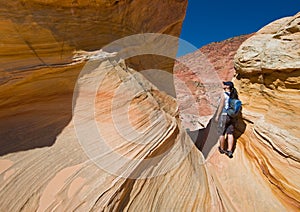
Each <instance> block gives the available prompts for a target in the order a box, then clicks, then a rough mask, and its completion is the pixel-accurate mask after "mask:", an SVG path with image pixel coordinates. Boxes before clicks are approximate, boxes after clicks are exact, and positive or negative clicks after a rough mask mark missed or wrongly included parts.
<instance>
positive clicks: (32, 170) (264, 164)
mask: <svg viewBox="0 0 300 212" xmlns="http://www.w3.org/2000/svg"><path fill="white" fill-rule="evenodd" d="M137 3H139V4H137ZM147 3H148V6H150V5H152V6H153V7H154V8H156V7H157V6H160V5H162V7H159V9H157V11H160V9H161V8H164V10H163V14H161V15H162V16H163V17H165V18H163V19H162V18H161V17H162V16H158V15H157V16H153V15H152V14H153V10H151V9H149V7H147V6H146V5H147ZM71 4H72V5H75V6H70V5H71ZM144 4H145V7H141V5H144ZM58 5H60V6H58ZM76 5H77V6H76ZM126 5H127V6H128V8H130V6H132V5H136V8H134V12H132V13H130V11H131V10H130V9H124V8H126ZM167 5H169V7H167ZM98 6H99V8H98ZM23 7H24V8H25V9H24V8H23ZM102 7H107V9H108V11H109V12H107V13H108V14H109V15H108V16H109V17H111V16H110V15H111V13H112V11H114V12H116V13H114V14H117V12H121V11H122V8H123V7H124V8H123V9H124V10H125V11H126V12H125V13H126V14H127V12H128V17H127V16H124V19H122V21H121V22H122V24H123V25H122V26H127V25H128V26H129V25H130V26H131V27H133V28H134V27H136V28H135V29H136V32H134V33H139V32H144V29H145V28H143V27H146V29H147V32H148V30H149V32H165V33H169V34H172V35H178V34H179V29H180V25H181V22H182V18H183V16H184V11H185V7H186V1H163V2H162V1H145V0H143V1H92V2H91V1H89V2H87V1H73V2H72V3H70V2H60V1H21V2H12V1H6V3H4V4H3V7H2V8H1V21H3V22H5V24H3V25H1V27H3V28H5V27H6V28H5V36H3V37H1V39H4V40H3V41H2V42H3V46H4V47H5V48H6V49H7V51H5V53H4V54H1V57H3V58H6V60H1V62H2V61H6V62H7V63H8V64H6V63H5V62H3V66H2V67H3V69H1V87H0V88H1V93H0V98H1V101H0V109H1V110H0V129H1V131H0V138H1V140H0V142H1V149H0V153H1V157H0V187H1V189H0V211H297V210H299V178H298V176H299V156H298V154H299V151H298V149H299V146H298V140H299V135H298V134H297V133H298V132H299V130H298V128H297V126H295V125H296V124H293V123H290V122H293V121H294V122H297V120H296V119H297V118H298V117H299V113H298V112H299V111H298V112H297V109H298V108H299V104H298V101H297V98H296V97H297V92H298V90H299V88H298V87H297V79H298V77H297V75H296V73H297V69H295V70H294V71H292V70H290V69H286V68H285V69H282V70H281V69H280V68H278V70H280V71H268V72H266V73H263V74H261V73H260V74H259V75H258V76H257V80H254V79H255V76H256V72H255V71H253V73H249V70H252V69H253V68H252V69H251V67H249V68H245V69H244V68H239V66H241V65H240V64H239V62H237V61H235V65H236V68H237V73H238V74H239V75H238V77H237V80H236V81H235V82H236V85H237V88H238V89H239V92H240V96H241V99H242V100H243V102H244V108H243V119H241V121H240V122H241V123H239V128H238V131H237V133H238V135H236V138H237V139H238V140H237V141H238V142H237V145H236V149H235V152H234V157H233V158H232V159H229V158H228V157H226V156H225V155H221V154H219V152H218V151H217V149H216V146H217V145H213V146H212V148H211V151H208V152H209V154H208V155H207V158H204V157H203V155H202V153H201V152H200V151H198V149H197V148H196V147H195V145H194V144H193V143H192V141H191V139H190V137H189V136H188V135H187V133H186V131H185V129H184V127H183V124H182V122H181V120H180V117H179V107H178V104H177V103H176V100H175V99H174V98H173V97H171V96H169V95H167V94H166V92H167V91H165V92H163V91H160V90H159V89H158V87H157V86H156V85H154V84H153V83H151V82H149V81H148V80H147V79H146V77H145V76H144V75H143V74H142V72H138V71H136V70H135V69H133V68H132V66H131V65H132V64H135V63H134V61H133V62H132V61H129V62H128V61H125V60H124V59H122V58H120V57H119V52H105V51H102V50H99V51H98V49H100V48H101V47H102V46H103V45H106V44H107V43H106V42H104V43H103V44H102V43H97V42H95V43H94V44H93V42H90V39H89V38H90V36H92V35H93V33H95V36H98V35H99V34H97V32H98V31H93V30H99V32H101V27H102V24H103V23H104V22H105V21H104V22H102V21H101V20H103V19H105V17H102V16H101V15H100V14H99V16H101V17H102V19H100V18H99V20H100V21H98V19H97V16H92V15H88V14H87V16H84V15H81V16H80V18H79V19H80V20H81V18H84V17H89V19H88V20H91V21H95V22H96V23H100V22H101V27H100V28H99V29H94V25H92V23H90V22H89V21H87V22H81V23H80V25H78V27H79V26H80V27H83V28H84V27H86V28H85V29H86V30H85V31H84V33H82V32H81V31H76V30H75V29H73V28H72V26H73V25H71V26H70V27H68V26H69V25H67V26H66V25H65V24H66V23H68V22H66V19H64V18H63V17H65V16H64V15H65V14H64V13H65V12H66V11H68V12H69V13H70V17H71V15H73V14H74V15H75V16H76V14H77V15H78V13H80V14H84V11H85V9H86V11H88V12H89V11H92V12H93V11H95V10H96V11H97V8H98V9H99V11H102V10H100V8H102ZM12 8H14V10H12ZM22 8H23V10H24V11H26V16H24V18H23V14H24V13H23V12H24V11H23V10H22ZM35 8H38V9H39V10H37V11H36V10H35ZM140 8H142V9H140ZM176 8H177V9H176ZM148 10H149V14H151V19H147V18H146V20H149V23H148V22H147V21H144V22H143V24H141V23H140V22H139V21H141V18H143V16H144V15H145V14H148V13H147V11H148ZM10 11H16V13H15V14H16V17H17V18H18V21H19V22H14V21H12V20H10V18H6V17H9V16H10V15H12V16H14V15H13V14H12V13H11V12H10ZM22 11H23V12H22ZM49 11H52V12H49ZM53 11H55V12H53ZM103 11H105V10H104V9H103ZM103 11H102V12H103ZM175 11H177V12H178V13H177V12H175ZM180 11H183V13H181V12H180ZM56 12H57V13H56ZM60 12H61V13H63V15H61V16H62V17H61V18H62V19H63V20H62V21H61V22H59V21H57V22H56V19H55V21H53V20H52V22H49V24H50V26H52V25H51V24H54V23H57V26H55V27H48V28H47V27H45V26H44V25H43V24H41V22H37V23H35V21H34V20H33V18H34V17H36V16H43V15H44V14H47V13H49V14H52V13H55V14H60ZM139 12H141V13H143V15H139V16H138V13H139ZM107 13H103V14H107ZM133 13H134V14H133ZM101 14H102V13H101ZM133 15H137V16H135V17H136V19H134V20H138V21H137V22H138V23H137V24H134V22H129V21H128V22H127V21H126V20H127V18H128V19H129V20H133V19H130V17H131V16H133ZM164 15H166V16H164ZM174 15H175V16H176V17H175V18H174ZM112 16H113V15H112ZM149 16H150V15H149ZM169 16H170V19H169V18H167V17H169ZM54 17H55V16H54ZM66 17H67V16H66ZM125 17H127V18H125ZM156 17H158V18H159V20H156V19H155V18H156ZM114 18H116V17H115V16H114ZM172 18H174V19H172ZM44 19H45V18H44ZM44 19H43V20H44ZM289 19H290V20H292V19H291V18H289ZM68 20H69V19H68ZM70 20H72V18H70ZM75 20H77V21H79V20H78V19H75ZM105 20H106V19H105ZM116 20H119V19H118V18H117V19H116ZM120 20H121V19H120ZM143 20H144V19H143ZM169 20H173V21H171V22H168V21H169ZM286 20H288V19H286ZM295 20H296V19H295ZM48 21H49V19H47V22H48ZM97 21H98V22H97ZM152 21H153V23H152ZM164 21H167V23H165V24H164ZM7 22H8V23H7ZM22 23H26V26H28V28H26V27H25V26H24V27H23V26H22V27H21V26H19V25H18V24H22ZM85 23H86V24H87V25H85ZM108 23H109V26H111V25H110V22H109V21H108ZM116 23H117V25H118V24H119V22H117V21H116ZM128 23H129V24H128ZM275 23H276V24H275V26H278V25H279V24H278V22H275ZM289 23H292V22H289ZM60 24H61V25H62V26H60ZM73 24H74V25H76V24H77V22H75V23H73ZM280 25H281V27H284V25H282V24H280ZM113 26H114V25H113ZM150 26H153V28H152V27H150ZM156 26H164V27H159V29H157V28H155V27H156ZM40 27H41V28H42V29H41V31H43V30H45V31H46V32H47V33H50V34H51V33H54V34H56V35H57V34H60V33H62V35H63V34H64V33H63V32H61V29H63V30H65V31H66V32H65V33H66V35H65V36H66V38H65V39H63V38H62V37H63V36H62V37H61V39H62V40H59V39H58V37H56V36H52V38H53V39H54V41H53V42H54V43H55V42H58V43H59V41H61V42H62V41H63V43H64V44H61V43H59V44H57V46H59V47H57V48H56V47H55V46H54V47H51V48H50V47H49V45H46V44H49V43H51V42H50V41H48V40H47V36H46V35H45V37H44V36H41V37H39V36H38V35H43V34H41V33H42V32H41V33H35V32H37V31H38V30H37V28H40ZM43 27H45V28H43ZM147 27H149V28H147ZM177 27H178V28H177ZM74 28H77V25H76V27H74ZM103 28H104V29H106V28H107V29H110V30H111V31H109V30H108V31H109V34H110V35H113V34H114V30H113V29H114V28H110V27H108V26H103ZM294 28H295V27H292V30H283V31H284V32H286V31H288V32H289V33H291V34H294V36H296V35H297V32H294ZM31 29H32V31H31ZM72 29H73V32H74V36H75V37H76V39H75V38H74V39H75V40H72V39H73V38H72V36H71V34H72V33H70V34H69V32H68V30H72ZM118 29H119V28H118ZM160 29H161V30H162V31H160ZM266 29H267V30H266V31H268V33H271V34H272V33H273V31H272V26H271V25H270V26H268V27H267V28H266ZM22 30H25V32H26V33H25V32H24V33H25V34H26V35H27V36H28V38H27V37H26V39H29V38H31V39H38V42H37V43H35V42H33V41H32V40H30V41H28V40H26V39H25V41H26V42H25V43H22V42H21V40H10V39H17V38H18V37H21V38H22V39H23V38H24V37H22V36H18V35H19V34H18V33H20V32H22ZM89 30H91V31H93V33H92V32H89ZM126 30H127V29H126V27H125V28H124V29H122V30H120V31H121V32H122V33H123V32H124V33H125V35H127V33H126V32H127V31H126ZM266 31H265V34H268V33H266ZM270 31H272V32H270ZM277 31H279V30H277ZM118 32H119V31H116V34H117V35H118V36H117V37H118V38H119V36H120V37H122V36H123V35H124V34H122V33H120V35H119V34H118ZM7 33H8V34H7ZM9 33H11V34H9ZM47 33H46V34H47ZM36 34H37V36H33V35H36ZM130 34H131V33H128V35H130ZM258 34H259V33H258ZM9 35H11V36H9ZM70 36H71V37H70ZM85 36H87V37H86V39H85ZM99 36H100V35H99ZM255 36H256V35H254V37H255ZM50 37H51V36H49V38H50ZM275 37H277V36H275ZM275 37H274V39H275ZM92 38H93V37H92ZM44 39H45V40H44ZM77 39H82V43H80V42H79V41H78V40H77ZM276 39H278V38H276ZM23 40H24V39H23ZM92 40H93V39H92ZM94 40H97V39H94ZM100 40H101V39H100ZM104 40H105V39H104ZM248 41H249V40H247V41H246V42H245V44H242V46H241V48H240V49H243V46H244V45H249V44H247V42H248ZM250 41H251V38H250ZM48 42H49V43H48ZM107 42H111V40H110V39H108V40H107ZM33 44H34V45H33ZM261 44H265V42H264V41H262V43H261ZM261 44H258V45H257V46H256V45H255V47H257V48H258V47H259V46H260V45H261ZM284 44H285V43H284ZM13 45H16V47H15V48H14V47H13ZM44 45H45V46H44ZM77 45H78V46H77ZM93 45H95V47H94V46H93ZM50 46H51V45H50ZM62 46H63V47H62ZM161 46H163V45H161ZM9 47H10V48H12V49H14V50H15V51H8V49H9ZM282 48H285V47H284V46H282ZM49 49H52V50H51V51H52V53H53V54H52V53H51V51H50V52H49ZM62 49H63V51H62ZM246 49H247V48H246ZM10 50H11V49H10ZM94 50H95V51H94ZM244 50H245V49H244ZM1 51H2V50H1ZM7 52H8V53H7ZM16 52H19V54H16ZM276 52H277V53H278V51H276ZM246 53H247V52H240V51H238V54H237V56H236V58H239V57H242V55H243V54H246ZM171 54H174V55H176V51H175V50H174V51H173V50H172V51H171ZM291 54H292V55H293V53H291ZM20 55H21V56H20ZM88 59H90V60H89V61H88ZM160 59H161V58H160ZM41 60H42V61H41ZM238 60H239V59H238ZM255 60H256V59H255ZM45 61H47V62H45ZM140 61H141V60H140ZM241 61H242V60H241ZM135 62H136V61H135ZM152 62H155V61H153V60H152ZM163 62H164V60H163ZM295 62H296V63H297V60H296V61H295ZM139 63H140V62H138V66H139V65H141V66H139V67H143V66H144V63H141V64H139ZM149 63H151V60H149V58H148V59H147V57H146V60H145V64H146V66H148V65H149ZM191 63H192V62H191ZM187 64H189V63H187ZM278 64H280V63H278ZM278 67H280V66H279V65H278ZM293 67H294V66H293ZM210 68H211V67H208V68H207V69H208V70H210ZM243 70H244V71H243ZM285 71H287V72H285ZM282 72H283V73H286V74H287V75H288V76H287V77H283V78H282V75H281V73H282ZM294 73H295V75H292V76H291V74H294ZM205 74H206V75H202V76H207V77H208V76H210V75H209V72H206V73H205ZM267 74H269V75H273V76H278V78H279V82H284V83H286V84H283V83H278V85H277V86H275V87H274V86H270V85H269V84H266V83H265V81H263V80H265V79H266V78H265V77H266V75H267ZM260 75H263V77H261V76H260ZM269 75H267V76H269ZM226 76H227V75H226ZM252 76H254V77H253V78H252ZM77 77H78V78H77ZM289 77H291V78H289ZM204 79H210V78H205V77H204ZM268 79H269V78H268ZM283 79H284V80H286V82H285V81H283ZM287 79H288V80H287ZM291 82H293V83H291ZM291 84H293V85H291ZM209 85H210V83H209ZM246 85H247V86H246ZM279 85H280V86H279ZM297 89H298V90H297ZM287 94H288V95H290V96H291V98H288V101H289V102H291V103H293V104H287V100H286V99H287V98H286V97H287ZM73 95H74V98H72V97H73ZM212 97H217V91H216V92H215V93H214V95H213V96H212ZM72 103H73V106H74V107H73V110H72ZM269 103H272V104H273V105H274V106H270V105H269ZM297 104H298V105H297ZM291 110H292V111H294V115H293V116H292V115H290V111H291ZM269 111H274V115H273V116H271V115H270V114H268V112H269ZM275 112H276V113H275ZM297 113H298V114H297ZM284 114H286V116H284ZM276 116H277V118H276ZM279 117H280V118H282V120H279ZM288 117H289V118H288ZM288 119H291V120H290V122H288V121H289V120H288ZM284 122H288V124H289V125H285V124H284ZM291 126H292V127H291ZM295 127H296V128H295ZM215 137H216V134H215Z"/></svg>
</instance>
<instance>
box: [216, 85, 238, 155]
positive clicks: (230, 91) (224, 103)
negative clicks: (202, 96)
mask: <svg viewBox="0 0 300 212" xmlns="http://www.w3.org/2000/svg"><path fill="white" fill-rule="evenodd" d="M223 89H224V93H223V95H222V97H221V102H220V105H219V108H218V111H217V114H216V117H215V120H216V121H217V122H218V133H219V135H220V136H219V147H218V150H219V152H220V153H221V154H224V153H225V154H226V155H227V156H228V157H229V158H232V157H233V146H234V135H233V133H234V127H235V125H236V119H235V118H231V117H230V116H229V115H228V114H227V112H226V111H227V110H228V108H229V99H238V93H237V90H236V89H235V87H234V84H233V82H231V81H227V82H223ZM226 137H227V145H226V146H227V149H226V150H225V144H226Z"/></svg>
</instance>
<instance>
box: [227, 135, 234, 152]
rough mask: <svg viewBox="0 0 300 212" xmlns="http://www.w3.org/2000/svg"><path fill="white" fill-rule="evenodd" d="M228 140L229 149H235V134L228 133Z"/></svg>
mask: <svg viewBox="0 0 300 212" xmlns="http://www.w3.org/2000/svg"><path fill="white" fill-rule="evenodd" d="M227 142H228V146H227V151H231V152H232V150H233V145H234V137H233V134H228V135H227Z"/></svg>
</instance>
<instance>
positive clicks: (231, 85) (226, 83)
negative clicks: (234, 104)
mask: <svg viewBox="0 0 300 212" xmlns="http://www.w3.org/2000/svg"><path fill="white" fill-rule="evenodd" d="M223 85H227V86H229V87H230V88H234V85H233V82H231V81H227V82H223Z"/></svg>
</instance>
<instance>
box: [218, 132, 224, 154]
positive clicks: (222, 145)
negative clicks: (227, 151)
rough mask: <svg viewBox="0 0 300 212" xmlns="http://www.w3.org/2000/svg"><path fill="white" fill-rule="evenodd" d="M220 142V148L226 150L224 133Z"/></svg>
mask: <svg viewBox="0 0 300 212" xmlns="http://www.w3.org/2000/svg"><path fill="white" fill-rule="evenodd" d="M219 142H220V148H221V149H223V150H224V148H225V136H224V135H221V136H220V138H219Z"/></svg>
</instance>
